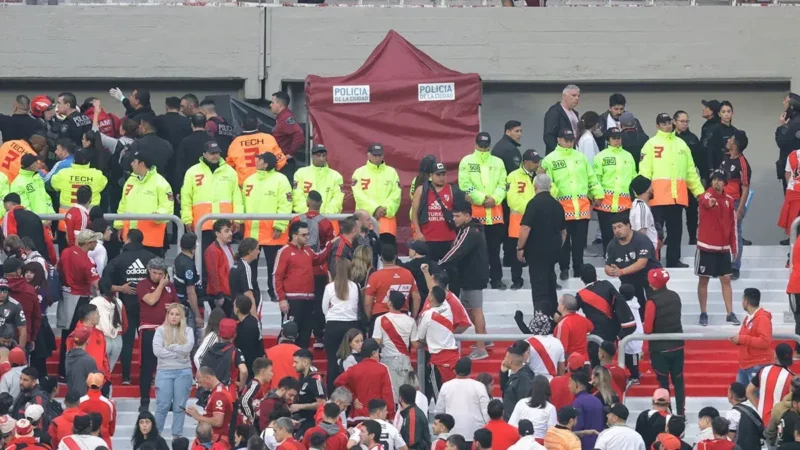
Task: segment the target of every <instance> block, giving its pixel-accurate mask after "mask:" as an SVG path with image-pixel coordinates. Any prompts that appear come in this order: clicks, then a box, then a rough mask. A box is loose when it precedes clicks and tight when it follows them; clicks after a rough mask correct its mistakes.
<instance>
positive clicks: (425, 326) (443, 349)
mask: <svg viewBox="0 0 800 450" xmlns="http://www.w3.org/2000/svg"><path fill="white" fill-rule="evenodd" d="M419 340H420V341H425V343H426V344H427V345H428V351H429V352H430V354H431V358H430V363H431V366H433V367H434V368H435V369H436V370H438V371H439V373H440V376H441V382H442V383H446V382H447V381H449V380H452V379H453V378H455V376H456V375H455V366H456V362H457V361H458V357H459V354H458V346H457V345H456V338H455V336H454V335H453V312H452V311H451V310H450V305H449V304H448V303H447V302H446V301H445V302H443V303H442V304H441V306H434V307H431V308H429V309H428V310H427V311H425V312H423V313H422V315H420V318H419ZM433 391H434V396H438V386H434V387H433Z"/></svg>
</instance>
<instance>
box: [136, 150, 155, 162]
mask: <svg viewBox="0 0 800 450" xmlns="http://www.w3.org/2000/svg"><path fill="white" fill-rule="evenodd" d="M133 160H134V161H139V162H143V163H146V164H152V161H151V160H150V156H148V155H147V154H146V153H145V152H144V151H143V150H136V153H134V154H133Z"/></svg>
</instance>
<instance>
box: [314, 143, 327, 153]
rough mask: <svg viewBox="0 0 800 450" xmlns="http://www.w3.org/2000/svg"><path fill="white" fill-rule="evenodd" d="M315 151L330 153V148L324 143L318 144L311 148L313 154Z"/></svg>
mask: <svg viewBox="0 0 800 450" xmlns="http://www.w3.org/2000/svg"><path fill="white" fill-rule="evenodd" d="M314 153H328V149H327V148H325V146H324V145H322V144H317V145H315V146H314V148H312V149H311V154H312V155H313V154H314Z"/></svg>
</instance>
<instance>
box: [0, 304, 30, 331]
mask: <svg viewBox="0 0 800 450" xmlns="http://www.w3.org/2000/svg"><path fill="white" fill-rule="evenodd" d="M5 324H9V325H11V326H13V327H14V328H18V327H24V326H25V313H24V312H22V306H21V305H20V304H19V303H17V301H16V300H14V299H12V298H11V297H9V298H8V299H7V300H6V301H4V302H3V304H2V305H0V326H2V325H5Z"/></svg>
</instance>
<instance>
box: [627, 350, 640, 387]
mask: <svg viewBox="0 0 800 450" xmlns="http://www.w3.org/2000/svg"><path fill="white" fill-rule="evenodd" d="M625 367H626V368H627V369H628V372H630V373H631V378H632V379H635V380H638V379H639V377H640V376H641V375H640V374H639V355H629V354H627V353H626V354H625Z"/></svg>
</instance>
